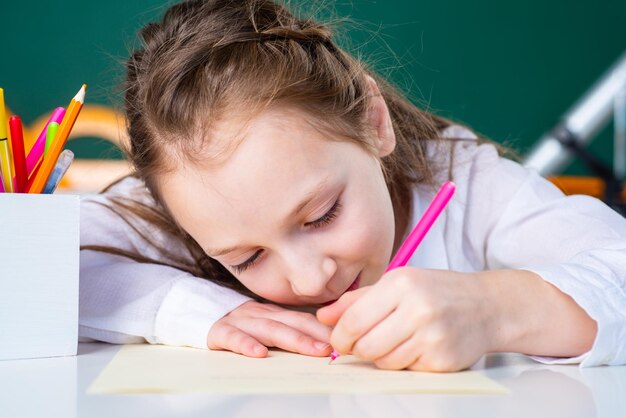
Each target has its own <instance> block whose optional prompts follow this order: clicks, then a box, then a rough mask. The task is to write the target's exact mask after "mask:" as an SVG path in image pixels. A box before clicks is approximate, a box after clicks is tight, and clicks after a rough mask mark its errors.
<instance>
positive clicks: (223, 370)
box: [87, 344, 508, 394]
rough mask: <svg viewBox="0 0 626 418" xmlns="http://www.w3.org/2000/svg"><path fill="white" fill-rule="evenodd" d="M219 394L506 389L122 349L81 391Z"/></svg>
mask: <svg viewBox="0 0 626 418" xmlns="http://www.w3.org/2000/svg"><path fill="white" fill-rule="evenodd" d="M87 392H88V393H91V394H96V393H167V392H207V393H221V394H319V393H386V394H397V393H480V394H487V393H488V394H504V393H508V391H507V389H506V388H504V387H503V386H501V385H500V384H498V383H496V382H494V381H493V380H491V379H489V378H487V377H485V376H484V375H482V374H480V373H478V372H475V371H464V372H460V373H423V372H412V371H407V370H402V371H390V370H380V369H377V368H376V367H375V366H374V365H373V364H372V363H369V362H365V361H361V360H358V359H356V358H355V357H353V356H341V357H339V358H338V359H337V360H335V362H333V364H332V365H329V364H328V358H320V357H308V356H303V355H298V354H293V353H287V352H284V351H270V352H269V355H268V357H267V358H261V359H258V358H249V357H244V356H242V355H239V354H234V353H231V352H227V351H210V350H199V349H193V348H182V347H167V346H162V345H148V344H140V345H126V346H124V347H122V348H121V349H120V351H119V352H118V353H117V354H116V355H115V357H114V358H113V360H111V362H110V363H109V364H108V365H107V366H106V368H105V369H104V370H103V371H102V373H101V374H100V376H98V378H97V379H96V380H95V381H94V382H93V384H92V385H91V387H90V388H89V389H88V391H87Z"/></svg>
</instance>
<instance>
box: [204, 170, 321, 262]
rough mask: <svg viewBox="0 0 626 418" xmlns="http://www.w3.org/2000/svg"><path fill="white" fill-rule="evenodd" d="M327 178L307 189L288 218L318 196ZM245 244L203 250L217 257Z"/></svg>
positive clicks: (292, 216) (296, 213)
mask: <svg viewBox="0 0 626 418" xmlns="http://www.w3.org/2000/svg"><path fill="white" fill-rule="evenodd" d="M328 180H329V177H325V178H324V179H323V180H322V181H320V182H319V183H318V184H317V185H316V186H315V187H313V188H312V189H311V190H309V191H308V193H306V194H305V195H304V198H303V199H302V201H301V202H300V203H299V204H298V205H297V206H296V207H295V209H294V210H293V211H292V212H291V214H290V215H289V218H288V219H292V218H295V217H297V216H298V214H300V212H301V211H302V210H303V209H304V208H305V207H307V205H308V204H309V203H311V201H312V200H313V199H315V198H316V197H318V196H319V195H320V194H321V193H322V191H324V189H326V186H327V185H328ZM244 247H245V246H242V245H234V246H232V247H226V248H219V249H214V250H212V249H210V248H206V249H205V252H206V253H207V254H208V255H209V257H219V256H220V255H224V254H227V253H230V252H233V251H237V250H240V249H242V248H244Z"/></svg>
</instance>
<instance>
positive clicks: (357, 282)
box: [344, 274, 361, 293]
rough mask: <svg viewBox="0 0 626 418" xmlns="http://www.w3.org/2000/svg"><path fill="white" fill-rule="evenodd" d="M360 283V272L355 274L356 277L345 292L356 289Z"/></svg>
mask: <svg viewBox="0 0 626 418" xmlns="http://www.w3.org/2000/svg"><path fill="white" fill-rule="evenodd" d="M360 284H361V274H359V275H358V276H356V279H355V280H354V282H352V284H351V285H350V287H349V288H348V289H347V290H346V292H351V291H353V290H357V289H358V288H359V285H360ZM346 292H344V293H346Z"/></svg>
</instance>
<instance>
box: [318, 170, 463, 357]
mask: <svg viewBox="0 0 626 418" xmlns="http://www.w3.org/2000/svg"><path fill="white" fill-rule="evenodd" d="M455 190H456V186H455V185H454V183H452V182H451V181H446V182H445V183H444V184H443V185H442V186H441V188H440V189H439V191H438V192H437V194H436V195H435V197H434V198H433V201H432V202H430V205H428V208H426V211H425V212H424V214H423V215H422V218H421V219H420V220H419V222H418V223H417V225H415V227H414V228H413V230H412V231H411V233H410V234H409V236H408V237H406V239H405V240H404V242H403V243H402V245H401V246H400V249H399V250H398V252H397V253H396V255H395V256H394V257H393V259H392V260H391V263H389V265H388V266H387V270H385V273H386V272H388V271H390V270H393V269H395V268H398V267H404V266H406V263H408V262H409V259H410V258H411V256H412V255H413V253H414V252H415V250H416V249H417V247H418V246H419V245H420V243H421V242H422V240H423V239H424V237H425V236H426V234H427V233H428V231H429V230H430V227H431V226H433V224H434V223H435V221H436V220H437V218H438V217H439V215H441V212H443V210H444V209H445V208H446V206H447V205H448V202H449V201H450V199H451V198H452V195H453V194H454V191H455ZM337 357H339V353H338V352H337V351H335V350H333V352H332V353H331V355H330V362H329V364H330V363H332V362H333V360H335V359H336V358H337Z"/></svg>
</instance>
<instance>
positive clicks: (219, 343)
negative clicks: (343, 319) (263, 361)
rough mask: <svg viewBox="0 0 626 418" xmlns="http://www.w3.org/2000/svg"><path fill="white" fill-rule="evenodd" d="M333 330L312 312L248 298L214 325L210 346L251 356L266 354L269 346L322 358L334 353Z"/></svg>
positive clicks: (210, 333) (209, 338)
mask: <svg viewBox="0 0 626 418" xmlns="http://www.w3.org/2000/svg"><path fill="white" fill-rule="evenodd" d="M330 331H331V330H330V328H329V327H328V326H326V325H324V324H322V323H320V322H319V321H318V320H317V319H316V318H315V316H313V315H312V314H309V313H304V312H298V311H291V310H288V309H284V308H281V307H279V306H276V305H270V304H266V303H259V302H255V301H248V302H246V303H243V304H242V305H240V306H239V307H237V308H236V309H234V310H233V311H231V312H230V313H229V314H228V315H226V316H224V317H222V318H221V319H220V320H218V321H217V322H216V323H215V324H214V325H213V326H212V327H211V329H210V330H209V334H208V336H207V345H208V347H209V348H210V349H211V350H229V351H233V352H235V353H239V354H243V355H245V356H248V357H265V356H266V355H267V347H277V348H282V349H283V350H287V351H292V352H294V353H299V354H305V355H308V356H320V357H321V356H328V355H330V352H331V348H330V346H329V344H328V342H329V340H330Z"/></svg>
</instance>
